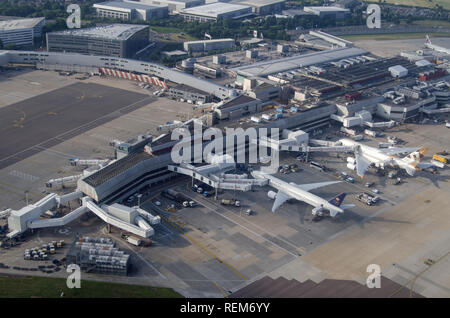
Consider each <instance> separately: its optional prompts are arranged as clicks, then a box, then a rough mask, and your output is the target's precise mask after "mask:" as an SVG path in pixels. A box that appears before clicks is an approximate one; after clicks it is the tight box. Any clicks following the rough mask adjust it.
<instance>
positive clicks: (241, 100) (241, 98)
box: [217, 95, 257, 109]
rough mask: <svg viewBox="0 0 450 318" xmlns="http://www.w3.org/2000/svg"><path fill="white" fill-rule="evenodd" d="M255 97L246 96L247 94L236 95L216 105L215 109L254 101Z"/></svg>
mask: <svg viewBox="0 0 450 318" xmlns="http://www.w3.org/2000/svg"><path fill="white" fill-rule="evenodd" d="M256 100H257V99H255V98H253V97H250V96H247V95H240V96H238V97H235V98H233V99H232V100H230V101H228V102H225V103H224V104H222V105H220V106H218V107H217V109H226V108H230V107H233V106H236V105H241V104H246V103H250V102H253V101H256Z"/></svg>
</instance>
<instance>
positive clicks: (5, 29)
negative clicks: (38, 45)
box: [0, 18, 45, 46]
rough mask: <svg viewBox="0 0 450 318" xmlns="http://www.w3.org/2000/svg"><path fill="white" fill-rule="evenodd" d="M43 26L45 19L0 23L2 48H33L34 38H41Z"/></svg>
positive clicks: (13, 20) (14, 20) (12, 20)
mask: <svg viewBox="0 0 450 318" xmlns="http://www.w3.org/2000/svg"><path fill="white" fill-rule="evenodd" d="M44 25H45V18H32V19H11V20H5V21H0V40H1V41H2V43H3V46H6V45H8V44H14V45H16V46H33V45H34V38H37V37H40V36H42V28H43V27H44Z"/></svg>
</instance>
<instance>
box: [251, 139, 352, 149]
mask: <svg viewBox="0 0 450 318" xmlns="http://www.w3.org/2000/svg"><path fill="white" fill-rule="evenodd" d="M259 143H260V145H263V146H265V147H270V148H272V149H275V150H277V151H296V152H353V151H355V149H356V147H355V146H340V145H339V144H337V145H336V144H334V145H333V144H332V143H327V144H326V145H327V146H319V147H310V146H308V145H306V144H301V145H298V144H294V143H292V144H283V143H280V141H278V140H274V139H271V138H264V139H262V138H261V139H260V140H259Z"/></svg>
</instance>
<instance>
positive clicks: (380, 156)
mask: <svg viewBox="0 0 450 318" xmlns="http://www.w3.org/2000/svg"><path fill="white" fill-rule="evenodd" d="M339 141H340V142H341V143H342V145H344V146H359V149H360V151H361V152H362V153H363V154H364V156H365V157H366V158H368V159H370V160H371V161H373V162H382V163H383V164H384V165H385V164H393V163H394V161H395V160H394V159H395V158H394V157H392V156H389V155H387V154H385V153H383V152H381V151H380V150H378V149H377V148H374V147H370V146H366V145H363V144H361V143H359V142H356V141H354V140H351V139H341V140H339Z"/></svg>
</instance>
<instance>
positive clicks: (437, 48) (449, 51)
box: [425, 35, 450, 54]
mask: <svg viewBox="0 0 450 318" xmlns="http://www.w3.org/2000/svg"><path fill="white" fill-rule="evenodd" d="M425 46H426V47H427V48H429V49H432V50H435V51H438V52H442V53H445V54H450V49H448V48H445V47H442V46H438V45H434V44H432V43H431V40H430V37H429V36H428V35H427V36H426V41H425Z"/></svg>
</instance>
